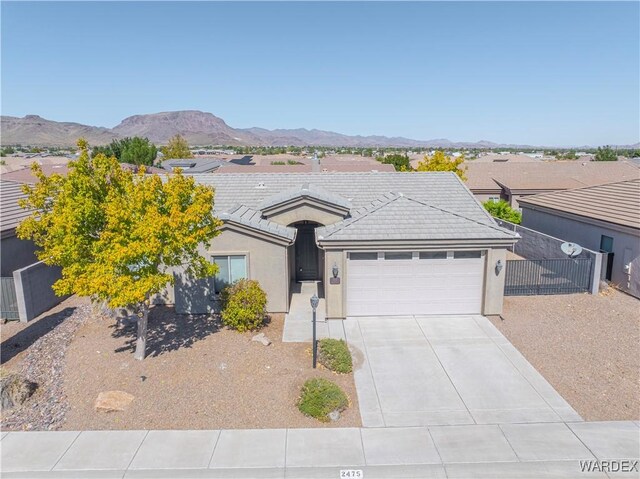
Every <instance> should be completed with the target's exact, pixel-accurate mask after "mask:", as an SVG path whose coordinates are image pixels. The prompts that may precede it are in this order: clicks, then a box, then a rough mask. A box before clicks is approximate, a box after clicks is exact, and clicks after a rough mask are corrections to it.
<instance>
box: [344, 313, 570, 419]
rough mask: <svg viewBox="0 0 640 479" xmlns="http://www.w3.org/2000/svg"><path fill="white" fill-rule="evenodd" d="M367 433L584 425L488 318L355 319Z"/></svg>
mask: <svg viewBox="0 0 640 479" xmlns="http://www.w3.org/2000/svg"><path fill="white" fill-rule="evenodd" d="M344 328H345V334H346V338H347V341H348V343H349V345H350V347H351V348H352V351H353V352H354V362H355V368H354V369H355V382H356V388H357V392H358V401H359V404H360V411H361V414H362V424H363V426H365V427H385V426H386V427H396V426H397V427H400V426H430V425H454V424H508V423H540V422H561V421H565V422H571V421H582V418H581V417H580V416H579V415H578V413H576V411H575V410H574V409H573V408H572V407H571V406H570V405H569V404H568V403H567V402H566V401H565V400H564V399H563V398H562V397H561V396H560V395H559V394H558V393H557V392H556V391H555V389H553V387H552V386H551V385H550V384H549V383H548V382H547V381H546V380H545V379H544V378H543V377H542V376H541V375H540V374H539V373H538V372H537V371H536V370H535V369H534V368H533V366H531V364H529V362H528V361H527V360H526V359H525V358H524V357H523V356H522V355H521V354H520V353H519V352H518V350H516V348H515V347H513V345H512V344H511V343H510V342H509V341H508V340H507V339H506V338H505V337H504V336H503V335H502V334H501V333H500V332H499V331H498V330H497V329H496V328H495V327H494V326H493V325H492V324H491V322H490V321H489V320H488V319H487V318H485V317H483V316H404V317H371V318H357V319H347V320H346V321H345V322H344Z"/></svg>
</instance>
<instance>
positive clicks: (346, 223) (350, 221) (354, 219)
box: [322, 191, 404, 239]
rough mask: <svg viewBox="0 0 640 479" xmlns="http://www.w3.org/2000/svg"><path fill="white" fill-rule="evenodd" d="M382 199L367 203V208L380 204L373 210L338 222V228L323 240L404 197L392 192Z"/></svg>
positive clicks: (384, 195)
mask: <svg viewBox="0 0 640 479" xmlns="http://www.w3.org/2000/svg"><path fill="white" fill-rule="evenodd" d="M389 194H391V195H393V196H392V197H391V198H389V197H386V196H387V195H389ZM382 197H386V198H385V200H380V198H376V199H375V200H373V201H372V202H371V203H369V205H367V206H371V205H373V203H375V202H376V201H380V204H379V205H377V206H374V207H373V208H371V209H369V210H366V211H363V212H362V213H360V214H359V215H358V216H357V217H351V218H349V219H346V220H342V221H341V222H340V226H335V228H334V229H333V230H332V231H331V232H330V233H329V234H328V235H327V236H323V239H324V238H328V237H329V236H331V235H332V234H334V233H337V232H338V231H342V230H343V229H344V228H346V227H347V226H351V225H352V224H354V223H356V222H358V221H360V220H361V219H363V218H366V217H367V216H369V215H370V214H372V213H374V212H376V211H378V210H379V209H380V208H382V207H384V206H387V205H388V204H389V203H392V202H393V201H396V200H398V199H399V198H404V195H402V194H398V193H394V192H393V191H389V192H387V193H384V194H383V195H382ZM367 206H363V207H362V208H361V209H366V208H367ZM335 224H336V223H334V224H332V225H327V226H323V227H322V229H326V228H327V227H331V226H334V225H335Z"/></svg>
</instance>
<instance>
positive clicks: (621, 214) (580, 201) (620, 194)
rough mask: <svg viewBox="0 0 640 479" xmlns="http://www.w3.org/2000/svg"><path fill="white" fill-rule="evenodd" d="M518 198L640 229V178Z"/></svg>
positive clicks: (546, 206) (526, 203)
mask: <svg viewBox="0 0 640 479" xmlns="http://www.w3.org/2000/svg"><path fill="white" fill-rule="evenodd" d="M518 202H519V203H520V205H521V206H524V207H526V206H528V205H532V206H542V207H545V208H550V209H552V210H557V211H563V212H567V213H572V214H575V215H579V216H584V217H585V218H592V219H594V220H599V221H606V222H608V223H614V224H617V225H622V226H629V227H631V228H636V229H640V179H636V180H630V181H620V182H617V183H608V184H606V185H599V186H591V187H587V188H578V189H575V190H566V191H557V192H554V193H545V194H541V195H534V196H528V197H526V198H522V199H520V200H518ZM525 215H526V213H525Z"/></svg>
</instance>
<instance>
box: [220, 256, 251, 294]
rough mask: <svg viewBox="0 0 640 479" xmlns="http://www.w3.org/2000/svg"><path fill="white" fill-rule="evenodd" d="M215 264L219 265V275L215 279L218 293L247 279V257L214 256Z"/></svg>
mask: <svg viewBox="0 0 640 479" xmlns="http://www.w3.org/2000/svg"><path fill="white" fill-rule="evenodd" d="M213 262H214V263H215V264H217V265H218V273H217V274H216V275H215V278H214V282H215V290H216V293H220V292H221V291H222V290H223V289H224V288H225V287H226V286H228V285H230V284H231V283H233V282H235V281H238V280H239V279H244V278H246V277H247V257H246V256H244V255H229V256H214V257H213Z"/></svg>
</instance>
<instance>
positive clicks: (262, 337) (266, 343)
mask: <svg viewBox="0 0 640 479" xmlns="http://www.w3.org/2000/svg"><path fill="white" fill-rule="evenodd" d="M251 341H256V342H258V343H262V344H263V345H264V346H269V345H270V344H271V341H270V340H269V338H267V337H266V336H265V335H264V333H260V334H256V335H255V336H254V337H253V338H251Z"/></svg>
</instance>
